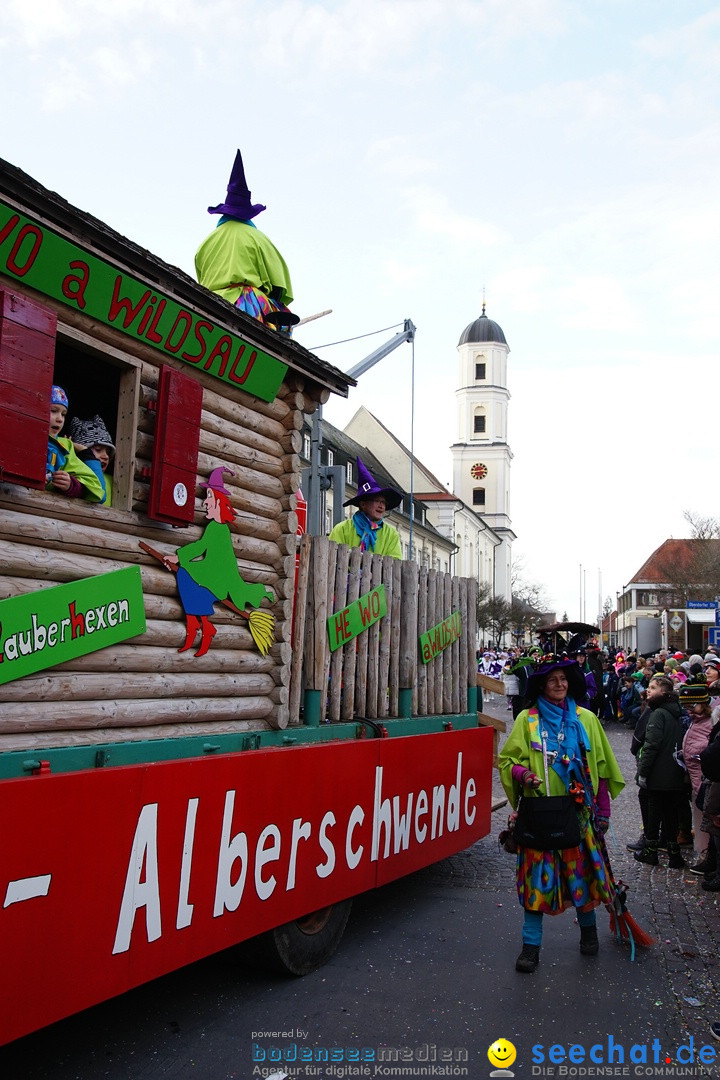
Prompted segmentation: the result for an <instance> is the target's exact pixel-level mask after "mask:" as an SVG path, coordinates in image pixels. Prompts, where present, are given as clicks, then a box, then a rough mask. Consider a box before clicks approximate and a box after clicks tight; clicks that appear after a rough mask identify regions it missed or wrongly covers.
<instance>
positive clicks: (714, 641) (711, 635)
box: [708, 626, 720, 645]
mask: <svg viewBox="0 0 720 1080" xmlns="http://www.w3.org/2000/svg"><path fill="white" fill-rule="evenodd" d="M708 645H720V626H711V627H710V628H709V629H708Z"/></svg>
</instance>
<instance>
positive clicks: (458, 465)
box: [451, 303, 515, 601]
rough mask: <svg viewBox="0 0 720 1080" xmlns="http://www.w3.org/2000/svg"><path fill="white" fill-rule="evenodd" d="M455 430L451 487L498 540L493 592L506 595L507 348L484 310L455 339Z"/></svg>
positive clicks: (511, 534) (508, 570)
mask: <svg viewBox="0 0 720 1080" xmlns="http://www.w3.org/2000/svg"><path fill="white" fill-rule="evenodd" d="M457 348H458V355H459V385H458V389H457V390H456V392H455V395H456V401H457V434H456V441H455V443H454V444H453V446H452V447H451V450H452V456H453V489H454V493H455V494H456V495H457V497H458V498H459V499H461V500H462V502H463V503H464V504H465V505H467V506H469V507H471V508H472V509H473V510H474V511H475V512H476V513H477V514H479V515H482V519H483V521H484V522H485V523H486V524H487V526H488V527H489V528H490V529H491V530H492V531H493V533H495V535H496V536H497V537H499V539H500V548H499V550H498V551H496V553H495V569H494V587H495V594H496V595H497V596H502V597H504V598H505V599H506V600H508V601H509V600H510V595H511V570H512V542H513V540H515V533H514V532H513V531H512V527H511V520H510V463H511V461H512V452H511V450H510V446H509V444H508V405H509V402H510V392H509V390H508V385H507V359H508V354H509V352H510V349H509V348H508V344H507V341H506V340H505V334H504V333H503V331H502V328H501V327H500V326H499V325H498V324H497V323H496V322H493V320H492V319H488V317H487V315H486V314H485V304H484V303H483V308H482V314H481V315H480V316H479V318H477V319H475V321H474V322H471V323H469V324H468V326H466V327H465V329H464V330H463V332H462V334H461V335H460V340H459V342H458V347H457Z"/></svg>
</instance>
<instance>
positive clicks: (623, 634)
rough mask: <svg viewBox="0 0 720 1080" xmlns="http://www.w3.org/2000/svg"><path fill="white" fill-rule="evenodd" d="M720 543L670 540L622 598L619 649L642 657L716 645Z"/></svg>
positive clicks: (619, 603)
mask: <svg viewBox="0 0 720 1080" xmlns="http://www.w3.org/2000/svg"><path fill="white" fill-rule="evenodd" d="M719 566H720V540H713V539H707V540H682V539H680V540H675V539H670V540H665V542H664V543H662V544H661V545H660V547H659V548H656V550H655V551H654V552H653V553H652V555H651V556H650V557H649V559H647V560H646V561H645V562H644V563H643V565H642V566H641V567H640V569H639V570H638V571H637V573H636V574H634V575H633V577H632V579H631V580H630V581H629V582H628V584H627V585H625V586H624V588H623V590H622V592H621V593H619V594H618V605H617V620H616V626H617V643H618V645H619V646H620V647H621V648H623V649H625V650H633V651H637V652H639V653H646V652H651V651H655V650H657V649H661V648H662V649H668V650H670V651H674V650H676V649H679V650H681V651H683V652H686V651H688V650H689V651H692V652H699V653H702V652H704V650H705V648H706V646H707V645H708V644H716V642H715V637H716V636H717V635H716V633H715V631H716V629H719V628H718V627H717V626H716V623H717V618H718V617H717V614H716V612H717V598H718V595H720V593H719V585H720V582H718V580H716V579H717V576H718V570H717V569H716V568H717V567H719Z"/></svg>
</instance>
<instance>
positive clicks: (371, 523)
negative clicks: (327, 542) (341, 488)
mask: <svg viewBox="0 0 720 1080" xmlns="http://www.w3.org/2000/svg"><path fill="white" fill-rule="evenodd" d="M356 461H357V470H358V491H357V495H355V497H354V498H352V499H348V500H347V502H346V503H343V506H357V508H358V509H357V510H356V511H355V513H354V514H353V516H352V517H350V518H346V519H345V521H341V522H340V523H339V524H338V525H336V526H335V528H334V529H333V530H332V532H331V533H330V539H331V540H334V541H335V543H336V544H347V545H348V547H359V548H362V550H363V551H371V552H372V553H373V554H374V555H392V556H393V558H395V559H402V547H401V545H400V536H399V535H398V531H397V529H395V528H393V526H392V525H389V524H388V522H387V521H385V520H384V519H385V514H386V513H387V511H388V510H394V509H395V507H396V506H399V505H400V503H401V502H402V495H401V494H400V492H399V491H396V490H395V488H391V487H380V485H379V484H378V482H377V480H375V479H374V477H373V476H372V474H371V473H370V471H369V469H368V468H367V466H366V465H365V464H364V463H363V462H362V461H361V460H360V458H356Z"/></svg>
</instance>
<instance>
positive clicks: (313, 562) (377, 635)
mask: <svg viewBox="0 0 720 1080" xmlns="http://www.w3.org/2000/svg"><path fill="white" fill-rule="evenodd" d="M380 584H383V585H384V586H385V593H386V599H387V614H386V615H385V616H384V617H383V618H382V619H381V620H379V621H378V622H376V623H374V624H373V625H372V626H371V627H369V629H367V630H365V631H363V632H362V633H361V634H360V635H359V636H358V637H355V638H353V639H352V640H350V641H348V642H347V643H346V644H345V645H342V646H340V648H338V649H335V650H334V651H333V652H331V651H330V645H329V638H328V628H327V620H328V618H329V617H330V616H331V615H333V614H334V613H336V612H339V611H342V610H343V609H344V608H346V607H349V606H350V605H352V604H353V603H355V601H356V600H357V599H358V597H361V596H364V595H365V594H367V593H368V592H370V591H371V590H372V589H375V588H376V587H377V586H378V585H380ZM454 611H459V612H460V617H461V620H462V634H461V636H460V638H458V639H457V640H456V641H454V642H453V643H452V645H450V646H449V647H448V648H446V649H444V650H443V651H442V652H440V653H438V654H437V655H436V656H435V658H434V659H432V660H431V661H430V662H429V663H426V664H424V663H422V661H421V658H420V648H419V637H420V635H421V634H423V633H425V632H426V631H427V630H430V629H432V628H433V627H435V626H437V625H438V624H439V623H441V622H442V621H443V620H444V619H447V618H448V617H449V616H450V615H451V614H452V613H453V612H454ZM476 613H477V582H476V581H474V580H472V579H469V578H453V577H451V576H450V575H449V574H441V573H439V572H438V571H436V570H429V571H428V570H426V569H420V568H418V566H417V565H416V564H414V563H409V562H401V561H400V560H398V559H393V558H390V557H389V556H381V555H372V554H370V553H368V552H364V553H363V552H361V551H360V549H359V548H353V549H352V550H351V549H349V548H347V547H346V546H345V545H342V544H341V545H338V544H334V543H331V541H330V540H328V539H327V537H318V536H315V537H311V536H305V537H303V541H302V545H301V549H300V570H299V577H298V602H297V607H296V613H295V627H294V634H295V642H296V643H298V642H300V641H302V642H304V648H303V649H302V650H300V649H298V647H297V644H296V647H295V649H294V654H293V665H292V680H291V686H290V723H291V724H293V723H299V722H300V721H301V719H302V705H303V694H302V691H303V690H304V689H308V690H317V691H320V694H321V703H322V704H321V719H322V720H323V721H327V722H330V723H336V722H338V721H343V720H352V719H353V718H354V717H366V718H368V719H372V720H382V719H383V718H388V717H397V716H398V715H399V694H400V690H401V689H412V692H413V695H412V711H413V715H416V716H452V715H453V714H457V713H464V712H466V711H467V693H468V687H471V686H475V685H476V672H475V666H476V665H475V640H476V628H477V614H476Z"/></svg>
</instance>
